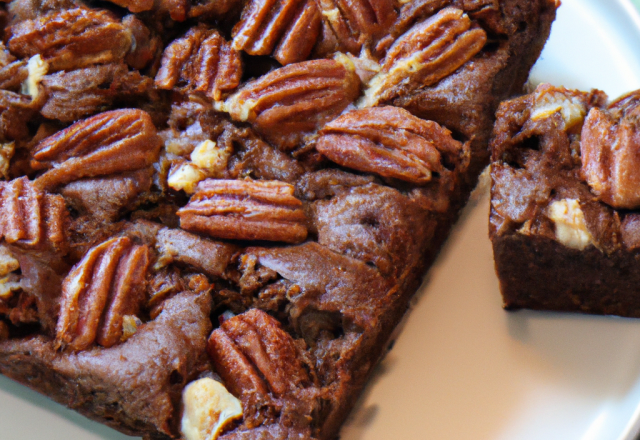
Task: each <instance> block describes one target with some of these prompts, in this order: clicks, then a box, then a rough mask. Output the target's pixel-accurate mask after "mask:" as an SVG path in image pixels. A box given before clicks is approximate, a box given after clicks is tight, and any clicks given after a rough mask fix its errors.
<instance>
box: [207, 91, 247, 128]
mask: <svg viewBox="0 0 640 440" xmlns="http://www.w3.org/2000/svg"><path fill="white" fill-rule="evenodd" d="M241 96H242V93H240V92H237V93H234V94H233V95H231V96H229V97H228V98H227V100H226V101H224V102H222V101H216V102H215V103H214V104H213V108H215V109H216V110H218V111H219V112H226V113H229V115H231V117H232V118H233V119H234V120H236V121H242V122H245V121H249V122H252V121H253V120H255V118H256V117H257V115H256V112H255V111H254V110H253V109H254V108H255V107H256V105H257V104H258V102H257V101H256V100H255V99H246V100H245V99H242V98H241Z"/></svg>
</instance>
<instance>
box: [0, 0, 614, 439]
mask: <svg viewBox="0 0 640 440" xmlns="http://www.w3.org/2000/svg"><path fill="white" fill-rule="evenodd" d="M557 6H558V5H557V2H556V1H555V0H533V1H530V0H489V1H486V0H480V1H468V0H464V1H462V0H437V1H433V0H415V1H413V2H404V1H400V2H396V1H391V0H379V1H378V0H377V1H374V2H369V3H367V2H358V1H355V2H346V1H342V0H336V1H334V0H278V1H264V0H243V1H239V0H222V1H220V0H170V1H165V0H158V1H156V2H151V1H147V0H113V1H112V2H111V3H109V2H99V3H96V2H86V3H85V2H84V1H82V0H42V1H40V0H35V1H34V0H13V1H12V2H10V3H9V4H8V5H6V6H4V4H0V12H1V14H0V17H2V19H3V21H2V23H4V24H5V25H6V27H5V29H4V32H5V38H4V41H5V42H6V46H5V45H4V44H1V43H0V174H1V175H2V178H3V180H2V181H1V182H0V203H1V205H0V206H1V208H0V240H1V241H0V372H2V373H3V374H5V375H7V376H9V377H11V378H14V379H15V380H18V381H20V382H22V383H24V384H26V385H28V386H30V387H32V388H34V389H36V390H38V391H40V392H42V393H44V394H46V395H47V396H49V397H50V398H52V399H54V400H56V401H58V402H60V403H63V404H65V405H67V406H69V407H71V408H72V409H75V410H77V411H78V412H80V413H82V414H84V415H86V416H88V417H90V418H92V419H94V420H97V421H99V422H102V423H105V424H107V425H109V426H112V427H114V428H115V429H118V430H120V431H121V432H124V433H126V434H130V435H136V436H143V437H145V439H149V440H151V439H154V440H160V439H172V438H173V439H177V438H183V439H185V440H200V439H202V440H204V439H206V440H214V439H216V438H219V439H221V440H222V439H224V440H232V439H238V440H239V439H291V438H298V439H313V438H316V439H331V438H335V436H336V435H337V433H338V431H339V429H340V425H341V423H342V422H343V420H344V419H345V417H346V416H347V414H348V412H349V410H350V409H351V408H352V406H353V404H354V402H355V400H356V399H357V397H358V394H359V392H360V391H361V389H362V387H363V386H364V384H365V382H366V379H367V378H368V376H369V374H370V373H371V371H372V369H373V367H374V365H375V364H376V362H377V361H378V360H379V359H380V358H381V357H382V356H383V355H384V352H385V349H386V345H387V342H388V339H389V338H390V337H391V334H392V331H393V329H394V327H395V326H396V325H397V324H398V322H399V321H400V319H401V317H402V315H403V314H404V313H405V312H406V310H407V308H408V305H409V300H410V298H411V296H412V295H413V294H414V293H415V291H416V289H417V288H418V286H419V284H420V281H421V276H422V274H423V273H424V271H425V270H426V269H427V267H428V265H429V264H430V262H431V261H432V260H433V258H434V256H435V254H436V253H437V251H438V249H439V247H440V245H441V244H442V242H443V241H444V239H445V237H446V235H447V232H448V230H449V228H450V227H451V225H452V223H453V222H454V221H455V219H456V218H457V215H458V211H459V209H460V208H461V206H462V205H463V204H464V202H465V201H466V199H467V197H468V195H469V191H470V189H471V187H472V186H473V185H474V184H475V182H476V180H477V175H478V172H479V170H480V169H482V167H484V166H485V165H486V163H487V162H488V155H487V140H488V139H489V135H490V132H491V127H492V124H493V114H494V112H495V109H496V108H497V105H498V102H499V101H500V100H501V99H503V98H506V97H509V96H511V95H513V94H515V93H519V92H520V91H521V90H522V86H523V83H524V81H525V79H526V77H527V75H528V72H529V69H530V68H531V66H532V64H533V63H534V62H535V60H536V58H537V57H538V55H539V53H540V50H541V49H542V46H543V44H544V42H545V41H546V39H547V36H548V34H549V29H550V26H551V22H552V21H553V19H554V17H555V11H556V8H557ZM125 8H126V9H125ZM603 191H605V190H603Z"/></svg>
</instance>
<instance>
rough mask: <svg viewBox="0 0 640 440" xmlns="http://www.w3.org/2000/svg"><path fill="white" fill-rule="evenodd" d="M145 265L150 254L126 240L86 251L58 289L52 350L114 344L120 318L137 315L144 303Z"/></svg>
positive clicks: (118, 336)
mask: <svg viewBox="0 0 640 440" xmlns="http://www.w3.org/2000/svg"><path fill="white" fill-rule="evenodd" d="M149 259H150V257H149V248H148V247H147V246H146V245H140V246H139V245H134V244H133V243H132V242H131V240H130V239H129V238H127V237H118V238H112V239H110V240H107V241H105V242H103V243H101V244H99V245H97V246H95V247H93V248H92V249H91V250H89V252H87V253H86V254H85V256H84V258H83V259H82V260H81V261H80V262H79V263H78V264H76V265H75V266H74V267H73V269H72V270H71V272H69V274H68V275H67V277H66V278H65V280H64V282H63V284H62V297H61V300H60V317H59V318H58V324H57V327H56V345H57V346H58V347H63V348H67V347H68V348H69V349H71V350H74V351H80V350H84V349H86V348H87V347H89V346H90V345H91V344H93V343H94V342H97V343H98V344H100V345H102V346H103V347H111V346H113V345H115V344H116V343H118V342H119V341H120V339H121V338H122V336H123V323H124V317H125V316H127V315H135V314H137V313H138V310H139V308H140V305H141V304H142V302H143V301H144V299H145V298H144V296H145V289H146V282H145V277H146V272H147V267H148V265H149Z"/></svg>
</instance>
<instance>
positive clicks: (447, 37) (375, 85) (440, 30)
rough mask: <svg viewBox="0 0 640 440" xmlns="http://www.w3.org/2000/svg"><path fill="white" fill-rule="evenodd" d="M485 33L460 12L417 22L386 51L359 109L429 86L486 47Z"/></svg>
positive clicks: (445, 11)
mask: <svg viewBox="0 0 640 440" xmlns="http://www.w3.org/2000/svg"><path fill="white" fill-rule="evenodd" d="M486 41H487V34H486V33H485V32H484V30H482V29H481V28H479V27H474V26H473V25H472V22H471V19H469V17H468V16H467V15H466V14H464V13H463V11H461V10H460V9H456V8H445V9H443V10H441V11H440V12H438V13H437V14H436V15H434V16H433V17H431V18H429V19H428V20H425V21H424V22H421V23H418V24H416V25H415V26H413V27H412V28H411V29H410V30H409V31H407V32H406V33H405V34H404V35H402V36H401V37H400V38H399V39H398V40H397V41H396V42H395V43H394V44H393V46H391V48H390V49H389V52H388V53H387V56H386V57H385V59H384V61H383V63H382V70H381V71H380V73H379V74H377V75H376V76H375V77H373V79H372V80H371V81H370V83H369V88H368V89H367V90H366V91H365V96H364V97H363V98H362V100H361V102H360V103H359V106H360V107H371V106H375V105H377V104H378V103H379V102H384V101H388V100H390V99H393V98H395V97H396V96H401V95H407V94H409V93H411V92H413V91H414V90H416V89H419V88H422V87H428V86H430V85H433V84H435V83H437V82H438V81H440V80H441V79H443V78H445V77H447V76H448V75H450V74H452V73H453V72H455V71H456V70H457V69H458V68H459V67H460V66H462V65H463V64H465V63H466V62H467V61H469V60H470V59H471V58H473V56H475V55H476V54H477V53H478V52H479V51H480V50H481V49H482V48H483V47H484V45H485V43H486Z"/></svg>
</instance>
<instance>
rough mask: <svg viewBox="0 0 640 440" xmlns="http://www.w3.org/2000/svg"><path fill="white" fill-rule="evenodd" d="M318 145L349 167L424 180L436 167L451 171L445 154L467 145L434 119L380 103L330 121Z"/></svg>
mask: <svg viewBox="0 0 640 440" xmlns="http://www.w3.org/2000/svg"><path fill="white" fill-rule="evenodd" d="M316 149H317V150H318V151H319V152H320V153H322V154H323V155H325V156H326V157H327V158H329V159H330V160H332V161H333V162H335V163H337V164H340V165H342V166H345V167H347V168H352V169H355V170H359V171H364V172H367V173H374V174H377V175H379V176H382V177H390V178H395V179H400V180H405V181H407V182H411V183H417V184H421V183H426V182H428V181H430V180H431V178H432V173H434V172H435V173H444V172H446V171H447V170H446V169H445V168H444V167H443V165H442V156H441V153H445V154H446V155H447V156H455V155H457V154H459V153H460V152H461V151H462V144H461V143H460V142H458V141H456V140H455V139H453V138H452V137H451V133H450V132H449V130H447V129H446V128H443V127H441V126H440V125H438V124H437V123H435V122H433V121H425V120H422V119H420V118H417V117H415V116H413V115H412V114H411V113H409V112H408V111H406V110H404V109H400V108H397V107H376V108H371V109H363V110H356V111H352V112H349V113H346V114H344V115H342V116H340V117H339V118H338V119H336V120H334V121H332V122H330V123H329V124H327V125H325V126H324V128H323V129H322V130H321V131H320V137H319V138H318V140H317V142H316Z"/></svg>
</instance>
